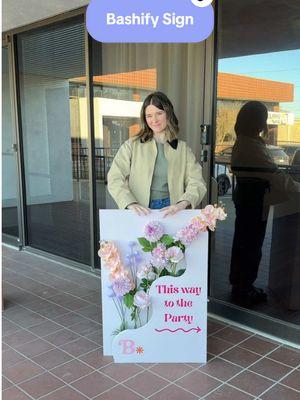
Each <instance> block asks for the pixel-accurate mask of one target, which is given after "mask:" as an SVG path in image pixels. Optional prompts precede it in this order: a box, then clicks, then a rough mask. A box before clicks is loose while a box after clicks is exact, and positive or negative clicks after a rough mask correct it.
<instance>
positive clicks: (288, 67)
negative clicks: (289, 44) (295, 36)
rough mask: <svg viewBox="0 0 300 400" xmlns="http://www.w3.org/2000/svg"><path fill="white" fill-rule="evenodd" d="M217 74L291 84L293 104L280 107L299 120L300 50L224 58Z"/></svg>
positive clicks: (220, 61)
mask: <svg viewBox="0 0 300 400" xmlns="http://www.w3.org/2000/svg"><path fill="white" fill-rule="evenodd" d="M219 72H228V73H231V74H239V75H247V76H252V77H254V78H263V79H270V80H273V81H279V82H287V83H293V84H294V85H295V86H294V102H293V103H281V104H280V106H281V109H282V110H285V111H290V112H293V113H294V114H295V117H296V118H300V50H288V51H280V52H276V53H266V54H258V55H251V56H244V57H234V58H225V59H222V60H219Z"/></svg>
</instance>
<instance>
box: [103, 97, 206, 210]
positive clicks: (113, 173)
mask: <svg viewBox="0 0 300 400" xmlns="http://www.w3.org/2000/svg"><path fill="white" fill-rule="evenodd" d="M178 131H179V128H178V120H177V117H176V115H175V113H174V109H173V105H172V103H171V102H170V100H169V99H168V97H167V96H166V95H165V94H163V93H161V92H155V93H152V94H150V95H148V96H147V98H146V99H145V101H144V103H143V106H142V109H141V130H140V132H139V133H138V135H137V136H135V137H134V138H131V139H129V140H127V141H126V142H125V143H123V145H122V146H121V147H120V149H119V151H118V153H117V154H116V156H115V158H114V161H113V163H112V166H111V168H110V171H109V173H108V190H109V193H110V194H111V196H112V197H113V198H114V200H115V201H116V203H117V205H118V207H119V208H127V209H129V210H132V211H134V212H135V213H136V214H138V215H147V214H149V213H150V210H151V209H161V210H162V211H163V213H164V216H167V215H170V214H176V213H177V212H178V211H180V210H184V209H185V208H187V207H192V208H195V207H196V206H197V205H198V204H199V203H200V202H201V200H202V199H203V197H204V195H205V193H206V187H205V183H204V180H203V178H202V168H201V166H200V165H199V164H198V163H197V162H196V159H195V156H194V154H193V153H192V151H191V149H190V148H189V147H188V146H187V145H186V143H185V142H183V141H181V140H178V139H177V135H178Z"/></svg>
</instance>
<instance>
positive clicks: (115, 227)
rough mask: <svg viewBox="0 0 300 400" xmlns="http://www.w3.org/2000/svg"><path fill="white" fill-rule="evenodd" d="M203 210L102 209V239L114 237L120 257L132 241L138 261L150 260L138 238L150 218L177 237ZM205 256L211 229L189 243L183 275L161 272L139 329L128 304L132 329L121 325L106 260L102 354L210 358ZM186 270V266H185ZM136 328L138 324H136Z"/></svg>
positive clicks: (122, 359)
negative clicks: (140, 213)
mask: <svg viewBox="0 0 300 400" xmlns="http://www.w3.org/2000/svg"><path fill="white" fill-rule="evenodd" d="M198 215H199V210H185V211H181V212H180V213H178V214H176V215H174V216H172V217H170V216H168V217H166V218H163V217H162V213H161V212H159V211H154V210H152V212H151V214H150V215H148V216H142V217H141V216H136V215H134V214H133V213H132V212H131V211H128V210H100V237H101V241H112V242H113V243H114V245H115V246H116V248H117V249H118V251H119V254H120V258H121V261H122V262H124V263H125V261H124V260H125V259H126V257H127V258H128V251H129V250H128V249H129V244H130V245H131V246H133V242H136V247H135V248H136V249H138V251H140V254H141V257H140V260H139V263H140V264H141V265H142V264H143V263H144V264H145V263H147V262H149V257H150V256H151V254H150V253H149V252H148V253H147V252H143V251H142V247H141V245H140V244H139V243H138V241H137V238H140V237H143V235H144V227H145V225H146V224H147V223H148V222H150V221H159V222H160V224H161V225H162V226H163V228H164V231H165V233H167V234H168V235H171V236H175V235H176V232H178V230H180V229H181V228H184V227H185V226H187V225H188V224H189V223H190V221H191V219H192V218H193V217H195V216H198ZM207 256H208V232H207V231H205V232H201V233H200V234H199V235H198V237H197V238H196V239H195V240H193V241H192V243H191V244H190V245H189V246H187V247H186V249H185V253H184V259H183V260H182V261H181V262H182V263H183V264H184V265H185V271H184V272H183V273H182V274H181V275H180V276H160V277H158V278H157V279H155V280H154V281H153V282H152V284H151V287H150V290H149V295H150V302H151V306H150V308H149V309H150V310H149V309H147V313H146V311H145V310H144V311H143V312H141V314H140V316H139V323H138V326H137V327H136V328H135V327H134V326H133V322H132V321H131V322H130V312H129V310H128V309H126V307H123V311H124V310H125V312H126V313H127V316H126V318H127V320H128V328H129V329H125V330H122V331H121V332H119V333H118V332H116V330H117V329H118V327H119V326H120V316H119V314H118V311H117V308H116V306H115V302H116V301H117V300H118V299H116V298H115V299H114V298H112V297H109V296H108V294H107V293H108V290H109V288H110V285H111V282H110V280H109V271H108V270H107V269H106V268H105V265H103V262H102V308H103V309H102V313H103V353H104V355H112V356H113V357H114V361H115V362H117V363H159V362H161V363H163V362H164V363H168V362H169V363H173V362H185V363H186V362H197V363H204V362H206V337H207ZM181 271H183V270H181ZM134 328H135V329H134Z"/></svg>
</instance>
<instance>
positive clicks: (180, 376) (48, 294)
mask: <svg viewBox="0 0 300 400" xmlns="http://www.w3.org/2000/svg"><path fill="white" fill-rule="evenodd" d="M3 281H4V283H3V290H4V301H5V311H4V312H3V375H4V377H3V400H27V399H43V400H86V399H92V400H118V399H119V400H139V399H140V400H141V399H151V400H197V399H205V400H227V399H228V400H250V399H253V400H254V399H255V400H259V399H260V400H300V352H299V351H297V350H295V349H291V348H288V347H287V346H284V345H282V344H280V343H277V342H272V341H270V340H266V339H264V338H262V337H260V336H258V335H256V334H253V333H251V332H247V331H245V330H241V329H237V328H235V327H233V326H230V325H227V324H223V323H220V322H218V321H216V320H213V319H210V320H209V324H208V330H209V336H208V353H209V357H208V358H209V362H208V363H207V364H206V365H201V364H114V363H113V362H112V358H111V357H104V356H102V348H101V344H102V327H101V307H100V279H99V277H96V276H94V275H92V274H88V273H85V272H80V271H78V270H74V269H70V268H68V267H65V266H62V265H61V264H58V263H55V262H52V261H50V260H46V259H43V258H40V257H38V256H34V255H31V254H28V253H26V252H19V251H16V250H13V249H11V248H8V247H5V246H4V247H3Z"/></svg>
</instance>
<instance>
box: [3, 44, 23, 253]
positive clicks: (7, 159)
mask: <svg viewBox="0 0 300 400" xmlns="http://www.w3.org/2000/svg"><path fill="white" fill-rule="evenodd" d="M9 50H10V49H9V47H8V46H6V47H3V48H2V232H3V234H4V241H5V242H10V243H11V244H15V245H18V246H21V245H22V240H21V232H22V230H21V228H20V220H21V218H20V206H19V195H18V193H19V179H18V161H17V150H18V149H17V141H16V130H15V124H14V113H13V96H12V90H11V88H12V77H11V68H10V67H11V61H10V53H9Z"/></svg>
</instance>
